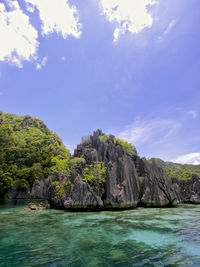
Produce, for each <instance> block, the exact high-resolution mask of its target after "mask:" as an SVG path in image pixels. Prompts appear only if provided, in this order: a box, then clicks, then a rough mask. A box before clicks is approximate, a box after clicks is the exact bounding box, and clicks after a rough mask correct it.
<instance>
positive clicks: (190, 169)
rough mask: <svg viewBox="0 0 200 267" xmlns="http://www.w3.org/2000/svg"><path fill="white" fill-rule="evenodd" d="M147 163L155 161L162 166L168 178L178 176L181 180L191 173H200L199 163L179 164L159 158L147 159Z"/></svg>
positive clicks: (188, 177) (188, 176)
mask: <svg viewBox="0 0 200 267" xmlns="http://www.w3.org/2000/svg"><path fill="white" fill-rule="evenodd" d="M148 162H149V163H153V162H154V163H155V164H156V165H157V166H158V167H160V168H162V169H163V170H164V172H165V174H166V176H167V177H168V178H170V179H171V178H179V179H181V180H187V179H190V178H191V176H192V174H197V175H200V165H192V164H179V163H173V162H169V161H167V162H165V161H163V160H161V159H159V158H152V159H150V160H148Z"/></svg>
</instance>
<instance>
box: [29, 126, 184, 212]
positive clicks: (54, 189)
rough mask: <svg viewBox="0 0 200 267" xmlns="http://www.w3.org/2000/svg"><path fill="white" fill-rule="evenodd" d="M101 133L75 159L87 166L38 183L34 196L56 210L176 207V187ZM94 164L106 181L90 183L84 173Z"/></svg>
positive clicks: (147, 164)
mask: <svg viewBox="0 0 200 267" xmlns="http://www.w3.org/2000/svg"><path fill="white" fill-rule="evenodd" d="M101 136H104V135H103V133H102V132H101V131H100V130H98V131H96V132H94V134H93V135H92V136H90V137H89V139H88V140H87V142H84V143H82V144H80V145H78V146H77V149H76V150H75V153H74V156H75V157H79V158H84V159H85V163H83V164H82V165H81V166H78V167H75V168H74V169H73V170H72V171H71V175H70V177H63V176H62V175H58V174H54V175H52V176H50V177H49V178H48V179H41V180H39V181H36V182H35V184H34V185H33V188H32V192H31V195H32V196H34V197H35V196H37V197H44V198H47V199H49V200H50V202H51V205H52V206H54V207H61V208H66V209H119V208H121V209H123V208H132V207H136V206H173V205H175V204H177V203H178V201H179V199H178V197H177V194H176V193H175V191H174V187H173V185H172V183H171V181H170V180H169V179H167V178H166V177H165V175H164V173H163V171H162V169H160V168H158V167H157V166H156V165H155V164H149V163H148V162H147V161H146V160H145V159H141V158H140V157H139V156H138V155H137V153H136V152H134V153H128V152H127V151H126V150H125V149H124V147H123V146H122V145H121V144H120V143H119V142H117V141H116V140H115V138H114V136H112V135H110V136H107V138H106V140H104V141H101V140H102V139H101ZM93 162H103V163H104V165H105V167H106V174H105V180H104V181H103V182H102V181H101V182H100V181H98V179H94V180H92V181H87V180H86V179H84V170H85V169H86V168H88V166H91V164H92V163H93Z"/></svg>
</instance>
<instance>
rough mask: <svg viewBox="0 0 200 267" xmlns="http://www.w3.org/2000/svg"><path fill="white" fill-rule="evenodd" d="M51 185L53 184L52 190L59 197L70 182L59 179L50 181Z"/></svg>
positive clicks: (64, 192)
mask: <svg viewBox="0 0 200 267" xmlns="http://www.w3.org/2000/svg"><path fill="white" fill-rule="evenodd" d="M51 185H52V186H54V185H55V187H54V192H55V195H56V196H57V197H61V196H62V195H64V194H66V191H67V187H68V186H69V185H71V182H70V181H68V182H67V183H63V182H60V181H54V182H52V183H51Z"/></svg>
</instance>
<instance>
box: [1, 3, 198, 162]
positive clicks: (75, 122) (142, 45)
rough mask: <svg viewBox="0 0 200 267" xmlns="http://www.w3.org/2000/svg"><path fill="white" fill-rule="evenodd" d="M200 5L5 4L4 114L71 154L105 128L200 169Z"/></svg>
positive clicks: (143, 150) (148, 153) (143, 152)
mask: <svg viewBox="0 0 200 267" xmlns="http://www.w3.org/2000/svg"><path fill="white" fill-rule="evenodd" d="M198 7H200V3H199V2H198V1H197V0H174V1H173V2H172V1H170V0H166V1H164V2H163V1H161V0H157V1H153V0H142V1H141V0H126V1H125V0H116V1H114V0H100V1H92V0H85V2H84V3H83V1H81V0H74V1H73V0H70V1H66V0H57V1H55V0H18V1H16V0H13V1H11V0H3V1H1V3H0V23H1V25H2V27H1V29H0V38H1V40H2V41H1V42H2V43H1V47H0V110H2V111H3V112H6V113H12V114H16V115H19V116H20V115H30V116H33V117H36V118H39V119H40V120H42V121H44V123H45V124H46V125H47V127H48V128H49V129H50V130H52V131H53V132H56V133H57V134H58V136H59V137H60V138H61V139H62V140H63V143H64V144H65V146H66V147H67V148H68V149H69V150H70V151H72V149H74V148H75V146H76V144H78V143H80V142H81V137H82V136H86V135H88V134H90V133H92V132H93V131H94V130H95V129H99V128H100V129H103V130H102V131H103V132H105V134H110V133H112V134H113V135H115V136H116V137H118V138H122V139H125V140H127V141H128V142H129V143H131V144H133V145H134V146H135V147H136V149H137V151H138V153H139V155H140V156H141V157H143V156H145V157H147V158H152V157H153V158H161V159H163V160H164V161H172V162H176V163H184V164H195V165H197V164H200V137H199V135H198V132H199V129H200V126H199V125H200V123H199V122H200V107H199V100H200V90H199V85H200V77H199V73H198V72H199V69H200V53H199V45H200V33H199V29H198V25H199V23H200V16H199V15H200V14H199V13H200V9H198Z"/></svg>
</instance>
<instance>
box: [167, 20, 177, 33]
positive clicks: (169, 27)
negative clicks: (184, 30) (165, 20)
mask: <svg viewBox="0 0 200 267" xmlns="http://www.w3.org/2000/svg"><path fill="white" fill-rule="evenodd" d="M175 24H176V21H175V20H174V19H173V20H172V21H171V22H170V23H169V25H168V27H167V28H166V30H165V31H164V35H167V34H169V33H170V32H171V30H172V28H173V27H174V26H175Z"/></svg>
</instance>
